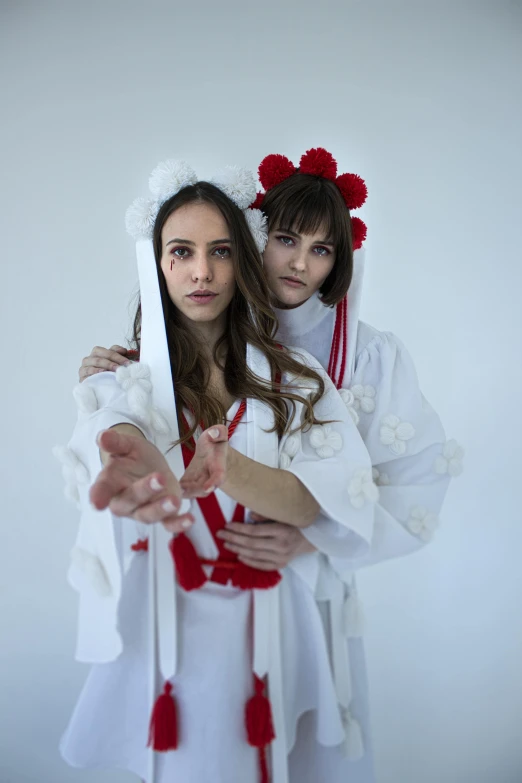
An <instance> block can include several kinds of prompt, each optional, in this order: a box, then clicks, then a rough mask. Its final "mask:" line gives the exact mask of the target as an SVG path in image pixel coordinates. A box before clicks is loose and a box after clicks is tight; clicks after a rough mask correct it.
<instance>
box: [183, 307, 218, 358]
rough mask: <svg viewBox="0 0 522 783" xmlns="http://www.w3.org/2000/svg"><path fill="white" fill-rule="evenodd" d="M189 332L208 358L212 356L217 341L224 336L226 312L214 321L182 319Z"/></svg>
mask: <svg viewBox="0 0 522 783" xmlns="http://www.w3.org/2000/svg"><path fill="white" fill-rule="evenodd" d="M184 321H185V325H186V327H187V329H188V330H189V332H191V333H192V334H193V335H194V338H195V340H196V341H197V342H198V343H199V344H200V345H201V347H202V348H203V350H204V352H205V353H206V354H208V356H212V355H213V353H214V348H215V346H216V343H217V342H218V340H219V339H220V338H221V337H222V336H223V335H224V333H225V327H226V312H225V313H222V314H221V315H220V316H219V317H218V318H216V320H215V321H190V320H189V319H188V318H184Z"/></svg>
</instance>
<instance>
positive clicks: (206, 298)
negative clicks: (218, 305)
mask: <svg viewBox="0 0 522 783" xmlns="http://www.w3.org/2000/svg"><path fill="white" fill-rule="evenodd" d="M216 296H217V294H216V293H214V291H207V290H202V291H193V292H192V293H191V294H188V295H187V298H188V299H190V300H191V301H192V302H195V303H196V304H208V303H209V302H213V301H214V299H215V298H216Z"/></svg>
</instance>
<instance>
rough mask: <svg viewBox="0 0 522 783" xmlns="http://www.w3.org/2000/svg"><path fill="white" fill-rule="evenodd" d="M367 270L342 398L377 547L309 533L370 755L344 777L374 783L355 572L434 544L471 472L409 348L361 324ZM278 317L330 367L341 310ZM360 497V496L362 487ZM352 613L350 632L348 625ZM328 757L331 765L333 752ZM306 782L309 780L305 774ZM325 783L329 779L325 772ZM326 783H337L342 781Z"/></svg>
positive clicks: (291, 338) (361, 754)
mask: <svg viewBox="0 0 522 783" xmlns="http://www.w3.org/2000/svg"><path fill="white" fill-rule="evenodd" d="M362 262H363V255H362V253H361V251H359V253H356V268H355V280H354V284H353V285H352V287H351V288H350V293H349V298H348V303H349V305H348V333H347V336H346V337H347V345H348V361H347V368H346V372H345V375H344V381H343V383H342V387H343V388H342V389H341V391H340V394H341V396H342V398H343V400H344V402H345V404H346V407H347V410H348V411H349V413H350V415H351V416H352V418H353V420H354V423H356V425H357V427H358V429H359V432H360V434H361V436H362V438H363V440H364V443H365V446H366V448H367V450H368V453H369V456H370V459H371V462H372V472H373V479H374V481H375V483H376V484H377V486H378V488H379V498H378V500H377V502H376V504H375V505H374V526H373V533H372V541H371V545H370V547H369V549H368V550H367V551H366V552H365V553H364V554H361V552H360V551H356V550H353V551H352V552H350V551H346V549H345V550H344V551H343V552H340V551H339V550H333V549H332V548H331V540H322V539H321V537H320V536H319V535H318V531H317V530H316V529H315V528H314V527H312V528H308V529H305V530H303V533H304V535H305V536H306V537H307V538H308V539H309V540H310V541H311V542H312V543H313V544H314V545H315V546H316V547H317V548H318V549H319V551H320V552H321V553H322V556H321V557H320V563H321V568H320V573H319V576H318V580H317V583H316V590H315V595H316V599H317V601H318V604H319V607H320V609H321V613H322V616H323V619H324V621H325V631H326V635H327V638H328V643H329V647H330V653H331V655H332V658H333V668H334V678H335V682H336V688H337V693H338V697H339V702H340V704H341V705H344V706H347V705H349V706H350V713H351V717H352V718H356V719H357V720H358V722H359V724H360V727H361V729H362V738H360V739H362V743H361V745H362V747H361V745H360V746H359V748H358V749H357V748H356V749H355V753H354V754H353V756H354V757H355V758H356V760H354V761H353V762H351V763H350V764H349V771H347V772H346V773H345V778H342V777H341V778H340V779H341V780H346V781H356V783H373V781H374V774H373V771H372V763H371V741H370V731H369V720H368V692H367V679H366V668H365V663H364V650H363V643H362V632H363V616H362V614H363V613H362V606H361V604H360V601H359V599H358V597H357V589H356V582H355V573H356V572H357V570H358V569H360V568H362V567H365V566H368V565H372V564H375V563H379V562H381V561H384V560H387V559H389V558H394V557H399V556H403V555H406V554H409V553H412V552H414V551H416V550H418V549H419V548H421V547H422V546H423V545H424V544H425V543H427V542H428V541H429V540H430V539H431V538H432V536H433V534H434V532H435V530H436V528H437V526H438V522H439V520H438V514H439V511H440V508H441V506H442V502H443V499H444V496H445V494H446V491H447V488H448V484H449V479H450V477H453V476H457V475H459V473H460V472H461V470H462V456H463V450H462V449H461V447H460V446H459V445H458V444H457V443H456V442H455V441H453V440H450V441H447V440H446V436H445V434H444V430H443V428H442V425H441V423H440V420H439V418H438V416H437V414H436V413H435V411H434V410H433V408H432V407H431V406H430V404H429V403H428V402H427V400H426V399H425V398H424V396H423V394H422V392H421V391H420V388H419V383H418V379H417V374H416V371H415V367H414V365H413V362H412V360H411V357H410V356H409V354H408V352H407V351H406V349H405V348H404V346H403V345H402V343H401V342H400V341H399V340H398V339H397V338H396V337H395V336H394V335H393V334H391V333H388V332H386V333H383V332H379V331H377V330H376V329H374V328H373V327H371V326H369V325H367V324H365V323H363V322H360V321H359V320H358V309H359V301H358V300H359V296H360V283H361V277H362ZM276 314H277V316H278V319H279V331H278V339H279V340H280V341H281V342H282V343H284V344H289V345H294V346H297V347H299V348H303V349H305V350H307V351H309V352H310V353H311V354H313V355H314V357H316V359H317V360H318V362H320V364H321V365H322V367H323V368H326V367H327V366H328V363H329V358H330V348H331V344H332V336H333V332H334V322H335V309H334V308H328V307H325V306H324V305H323V304H322V303H321V301H320V299H319V297H318V296H313V297H311V299H309V300H308V301H307V302H305V303H304V304H303V305H301V306H300V307H298V308H295V309H293V310H276ZM352 489H353V491H356V490H357V489H358V485H357V482H354V485H353V487H352ZM291 565H292V566H295V565H296V563H295V562H294V563H293V564H291ZM343 615H344V628H343V621H342V619H340V618H341V617H342V616H343ZM343 631H344V633H343ZM346 641H347V644H346ZM356 744H357V743H356ZM327 756H328V758H330V759H331V754H328V753H327ZM357 757H358V758H357ZM302 758H303V759H304V758H305V755H303V757H302ZM314 760H315V761H316V762H317V763H318V764H321V765H322V766H321V769H322V770H324V769H326V765H327V764H328V761H327V760H326V759H325V758H323V749H319V750H318V751H317V752H316V750H314V752H313V754H312V758H309V759H307V762H308V763H309V764H311V765H313V763H314ZM307 769H310V767H307ZM317 769H318V770H319V768H317ZM302 774H303V775H304V776H305V777H303V779H305V780H306V779H307V778H306V774H307V773H306V769H305V767H304V766H303V767H302ZM312 778H313V775H312ZM298 779H299V778H298V777H297V778H296V780H298ZM316 779H317V780H319V779H323V778H320V777H319V771H318V772H317V776H316ZM324 779H328V780H330V779H331V780H337V778H336V777H335V774H334V775H332V777H331V778H330V777H326V778H324Z"/></svg>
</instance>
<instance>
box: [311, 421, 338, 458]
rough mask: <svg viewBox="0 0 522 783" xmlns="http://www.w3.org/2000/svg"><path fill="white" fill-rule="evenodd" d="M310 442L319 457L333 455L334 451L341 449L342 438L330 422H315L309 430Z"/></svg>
mask: <svg viewBox="0 0 522 783" xmlns="http://www.w3.org/2000/svg"><path fill="white" fill-rule="evenodd" d="M310 443H311V445H312V448H314V449H315V451H316V454H317V456H319V457H321V459H327V458H328V457H333V456H334V454H335V452H336V451H341V449H342V447H343V439H342V437H341V435H340V433H339V432H336V431H335V430H334V429H333V427H332V426H331V424H316V425H315V426H313V427H312V429H311V430H310Z"/></svg>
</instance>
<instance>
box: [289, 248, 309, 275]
mask: <svg viewBox="0 0 522 783" xmlns="http://www.w3.org/2000/svg"><path fill="white" fill-rule="evenodd" d="M290 268H291V269H293V270H295V271H296V272H304V270H305V269H306V249H305V248H302V247H296V248H295V250H294V252H293V253H292V257H291V259H290Z"/></svg>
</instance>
